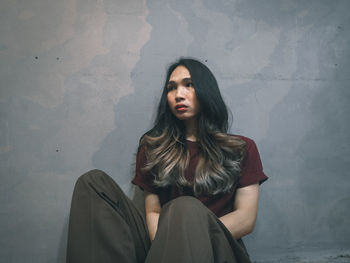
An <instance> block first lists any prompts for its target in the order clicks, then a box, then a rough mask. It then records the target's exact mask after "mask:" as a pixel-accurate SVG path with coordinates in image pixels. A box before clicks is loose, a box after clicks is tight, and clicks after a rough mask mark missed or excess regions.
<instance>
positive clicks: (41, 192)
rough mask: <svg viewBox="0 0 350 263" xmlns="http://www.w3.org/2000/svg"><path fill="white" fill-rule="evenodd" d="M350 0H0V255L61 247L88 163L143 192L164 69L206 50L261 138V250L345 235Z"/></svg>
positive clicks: (47, 253)
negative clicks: (136, 180)
mask: <svg viewBox="0 0 350 263" xmlns="http://www.w3.org/2000/svg"><path fill="white" fill-rule="evenodd" d="M349 10H350V2H349V1H346V0H344V1H340V0H339V1H338V0H336V1H331V0H328V1H327V0H324V1H322V0H319V1H316V0H314V1H311V0H310V1H297V0H294V1H293V0H284V1H280V0H270V1H259V0H245V1H239V0H236V1H235V0H216V1H211V0H193V1H184V0H181V1H170V0H168V1H161V0H147V1H146V0H144V1H141V0H128V1H127V0H64V1H55V0H29V1H20V0H17V1H13V0H2V1H1V2H0V36H1V37H0V167H1V184H0V202H1V203H0V204H1V210H0V211H1V215H0V242H1V243H0V251H1V252H0V261H1V262H63V261H64V254H65V246H66V232H67V220H68V216H69V208H70V200H71V194H72V190H73V186H74V182H75V180H76V179H77V178H78V176H79V175H81V174H82V173H84V172H86V171H87V170H89V169H92V168H99V169H103V170H105V171H106V172H107V173H109V174H110V175H111V176H112V177H113V178H114V179H115V180H116V181H117V182H118V183H119V184H120V185H121V186H122V188H123V189H124V190H125V192H126V193H127V194H128V195H129V196H130V197H132V196H133V195H134V189H133V188H132V187H131V184H130V180H131V178H132V177H133V161H134V154H135V151H136V147H137V143H138V138H139V137H140V135H141V134H142V133H144V132H145V131H146V130H147V129H149V128H150V123H151V120H152V118H153V116H154V112H155V105H156V103H157V101H158V98H159V95H160V90H161V86H162V84H163V81H164V73H165V68H166V66H167V65H168V63H170V62H172V61H173V60H175V59H176V58H178V57H179V56H193V57H196V58H199V59H200V60H202V61H205V62H206V63H207V65H208V66H209V67H210V68H211V69H212V70H213V72H214V74H215V75H216V77H217V79H218V82H219V85H220V87H221V90H222V93H223V95H224V97H225V101H226V102H227V104H228V106H229V107H230V109H231V110H232V112H233V116H234V123H233V126H232V132H234V133H237V134H243V135H246V136H249V137H251V138H253V139H254V140H255V141H256V143H257V145H258V148H259V150H260V153H261V157H262V161H263V165H264V170H265V172H266V174H267V175H268V176H269V177H270V179H269V181H267V182H266V183H265V184H263V185H262V187H261V199H260V210H259V216H258V222H257V226H256V229H255V232H254V233H253V234H251V235H250V236H249V237H247V238H246V239H245V241H246V245H247V247H248V250H249V252H250V254H251V256H252V258H253V259H254V260H256V261H261V260H267V261H268V260H273V259H276V258H283V257H290V256H295V255H297V256H300V255H301V254H300V253H304V254H303V255H302V256H301V257H303V256H305V257H310V258H315V257H320V255H325V254H327V253H328V254H329V255H333V256H334V255H338V254H339V253H340V254H341V253H343V254H344V253H345V252H344V251H349V249H350V228H349V223H350V221H349V218H350V212H349V207H350V206H349V205H350V191H349V189H350V180H349V165H350V157H349V156H350V144H349V143H350V129H349V128H350V124H349V121H348V119H349V115H350V106H349V102H350V100H349V99H350V87H349V78H350V77H349V76H350V45H349V40H350V32H349V30H350V15H349Z"/></svg>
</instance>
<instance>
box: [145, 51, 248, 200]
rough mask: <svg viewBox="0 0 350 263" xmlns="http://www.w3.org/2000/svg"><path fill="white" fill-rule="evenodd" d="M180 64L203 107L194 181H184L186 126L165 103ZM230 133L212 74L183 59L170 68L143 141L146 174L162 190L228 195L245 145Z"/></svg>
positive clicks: (199, 117)
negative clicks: (182, 189)
mask: <svg viewBox="0 0 350 263" xmlns="http://www.w3.org/2000/svg"><path fill="white" fill-rule="evenodd" d="M180 65H182V66H184V67H186V68H187V69H188V71H189V73H190V75H191V80H192V83H193V85H194V89H195V93H196V96H197V99H198V101H199V103H200V105H201V111H200V113H199V116H198V129H197V131H198V133H197V143H198V147H199V161H198V165H197V167H196V170H195V176H194V181H193V182H188V181H187V180H186V178H185V170H186V168H187V167H188V164H189V160H190V154H189V150H188V149H187V144H186V127H185V125H184V123H183V122H182V121H181V120H179V119H177V118H176V117H175V116H174V114H173V113H172V112H171V110H170V108H169V106H168V101H167V93H168V91H167V84H168V81H169V78H170V75H171V73H172V72H173V71H174V69H175V68H176V67H178V66H180ZM227 129H228V111H227V107H226V105H225V103H224V101H223V99H222V96H221V93H220V90H219V87H218V84H217V81H216V79H215V77H214V75H213V73H212V72H211V71H210V70H209V69H208V67H207V66H205V65H204V64H203V63H201V62H199V61H197V60H195V59H192V58H180V59H179V60H178V61H176V62H175V63H173V64H171V65H170V66H169V68H168V71H167V74H166V80H165V84H164V87H163V92H162V95H161V98H160V102H159V105H158V111H157V115H156V119H155V122H154V127H153V128H152V129H151V130H149V131H148V132H146V133H145V134H144V135H143V136H142V137H141V139H140V147H145V150H146V151H145V152H146V157H147V164H146V166H145V167H144V170H146V171H149V172H151V173H152V174H153V175H154V177H155V180H154V184H155V185H156V186H158V187H168V186H170V185H177V186H178V187H180V188H184V187H192V188H193V192H194V195H195V196H201V195H215V194H218V193H225V192H228V191H230V190H231V188H232V186H233V185H234V184H235V182H236V180H237V179H238V176H239V174H240V161H241V159H242V157H243V152H244V146H245V144H244V141H243V140H241V139H240V138H238V137H236V136H232V135H228V134H227Z"/></svg>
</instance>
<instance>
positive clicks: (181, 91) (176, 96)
mask: <svg viewBox="0 0 350 263" xmlns="http://www.w3.org/2000/svg"><path fill="white" fill-rule="evenodd" d="M167 89H168V95H167V99H168V105H169V107H170V110H171V111H172V113H173V114H174V115H175V116H176V117H177V118H178V119H179V120H186V121H187V120H192V119H193V120H194V119H195V117H196V116H197V114H198V113H199V112H200V103H199V101H198V99H197V96H196V92H195V90H194V87H193V84H192V80H191V75H190V72H189V71H188V70H187V68H186V67H184V66H178V67H176V68H175V69H174V71H173V72H172V73H171V75H170V78H169V81H168V85H167Z"/></svg>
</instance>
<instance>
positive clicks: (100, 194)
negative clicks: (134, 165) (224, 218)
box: [67, 170, 250, 263]
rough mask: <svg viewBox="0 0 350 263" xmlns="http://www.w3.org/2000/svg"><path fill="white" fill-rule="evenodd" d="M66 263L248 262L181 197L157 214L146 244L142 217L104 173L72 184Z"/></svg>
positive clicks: (238, 246)
mask: <svg viewBox="0 0 350 263" xmlns="http://www.w3.org/2000/svg"><path fill="white" fill-rule="evenodd" d="M67 262H68V263H80V262H84V263H90V262H91V263H92V262H94V263H95V262H96V263H97V262H99V263H107V262H120V263H128V262H133V263H134V262H147V263H162V262H164V263H172V262H174V263H175V262H176V263H180V262H181V263H187V262H188V263H190V262H191V263H194V262H196V263H209V262H210V263H212V262H215V263H216V262H218V263H222V262H243V263H245V262H250V260H249V257H248V255H247V253H246V250H245V248H244V245H243V243H240V242H237V241H236V240H235V239H234V238H232V236H231V234H230V232H229V231H228V230H227V228H226V227H225V226H224V225H223V224H222V223H221V221H220V220H219V219H218V218H217V217H216V215H215V214H214V213H212V212H211V211H210V210H209V209H208V208H207V207H206V206H204V205H203V204H202V203H201V202H200V201H199V200H198V199H196V198H194V197H191V196H182V197H178V198H176V199H173V200H171V201H170V202H168V203H166V204H165V205H164V206H163V207H162V210H161V214H160V217H159V222H158V230H157V233H156V236H155V239H154V240H153V241H152V242H151V241H150V239H149V235H148V230H147V226H146V222H145V217H144V215H143V214H142V213H141V212H140V211H139V210H138V208H137V207H136V206H135V205H134V204H133V202H132V201H131V200H130V199H129V198H128V197H127V196H126V195H125V194H124V193H123V191H122V190H121V188H120V187H119V186H118V185H117V184H116V183H115V181H114V180H113V179H112V178H111V177H109V176H108V175H107V174H106V173H104V172H103V171H100V170H92V171H89V172H87V173H85V174H83V175H82V176H81V177H79V179H78V180H77V183H76V185H75V188H74V193H73V198H72V205H71V211H70V218H69V230H68V245H67Z"/></svg>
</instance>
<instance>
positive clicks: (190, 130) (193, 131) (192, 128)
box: [185, 119, 198, 142]
mask: <svg viewBox="0 0 350 263" xmlns="http://www.w3.org/2000/svg"><path fill="white" fill-rule="evenodd" d="M185 125H186V140H189V141H193V142H195V141H197V127H198V122H197V119H191V120H186V121H185Z"/></svg>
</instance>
